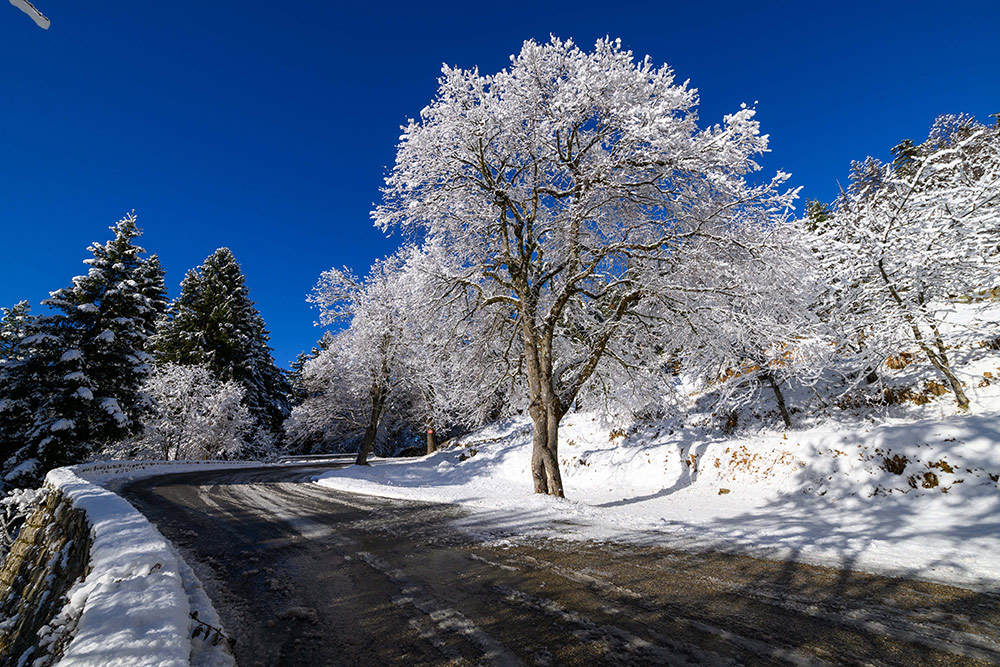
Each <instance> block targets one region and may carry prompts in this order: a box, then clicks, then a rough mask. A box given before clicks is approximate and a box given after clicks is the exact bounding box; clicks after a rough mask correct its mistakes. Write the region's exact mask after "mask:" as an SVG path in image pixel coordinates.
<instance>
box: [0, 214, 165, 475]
mask: <svg viewBox="0 0 1000 667" xmlns="http://www.w3.org/2000/svg"><path fill="white" fill-rule="evenodd" d="M111 230H112V231H113V232H114V234H115V236H114V239H112V240H111V241H109V242H108V243H106V244H100V243H94V244H93V245H91V246H90V247H89V248H88V250H89V251H90V252H91V253H93V257H92V258H89V259H87V260H85V263H86V264H88V265H89V266H90V269H89V271H88V272H87V275H83V276H77V277H76V278H74V279H73V284H72V285H71V286H69V287H66V288H63V289H60V290H57V291H55V292H52V294H51V298H49V299H47V300H45V301H43V304H44V305H48V306H50V307H51V308H52V309H53V311H55V312H53V313H52V314H49V315H44V316H40V317H38V318H37V319H35V320H33V321H32V323H31V326H30V327H28V331H27V332H26V333H27V334H28V335H26V336H25V337H24V338H22V340H21V341H20V343H19V345H18V348H17V354H18V356H19V357H20V359H19V360H18V361H17V362H16V363H14V364H10V368H9V369H8V371H7V372H6V379H5V380H4V381H3V382H2V383H0V384H2V385H3V386H2V389H3V391H4V392H5V395H4V398H5V400H7V401H11V400H13V401H14V403H15V405H14V406H13V407H14V409H15V411H16V414H17V415H19V416H18V418H16V419H12V420H10V422H9V423H6V422H7V420H5V427H4V429H3V430H4V432H5V437H10V436H13V437H15V438H17V439H18V440H19V443H20V445H21V446H20V447H19V449H18V450H17V451H16V452H15V453H14V454H13V456H11V457H10V458H9V459H8V460H6V461H5V463H4V475H5V479H4V481H5V482H7V483H12V484H20V485H24V484H32V483H35V482H37V481H38V480H39V479H40V476H41V475H42V474H44V473H45V472H46V471H48V470H50V469H51V468H53V467H57V466H60V465H66V464H69V463H75V462H78V461H80V460H82V459H83V458H85V457H86V455H87V454H88V453H89V452H90V451H91V450H92V449H93V448H94V447H95V446H96V445H100V444H103V443H109V442H114V441H116V440H119V439H121V438H124V437H127V436H129V435H131V434H133V433H135V432H136V431H138V429H139V428H140V426H141V422H140V418H141V415H142V413H143V411H144V410H145V409H146V408H147V407H148V399H147V397H146V396H145V395H144V394H143V393H142V391H141V390H140V387H141V385H142V382H143V380H144V378H145V376H146V374H147V373H148V372H149V363H148V362H149V361H150V360H151V357H150V356H149V355H148V354H147V353H146V346H147V343H148V339H149V336H150V335H151V333H152V332H153V323H154V322H155V321H156V319H157V318H158V317H159V316H160V314H161V313H162V310H163V297H162V295H163V294H164V287H163V271H162V268H160V266H159V262H158V261H156V260H155V259H154V258H145V257H143V253H145V250H144V249H143V248H141V247H140V246H138V245H136V244H135V239H136V238H137V237H139V236H140V235H141V234H142V232H141V231H140V229H139V228H138V227H137V225H136V217H135V214H134V213H130V214H128V215H126V216H125V217H124V218H123V219H122V220H120V221H119V222H118V223H117V224H116V225H115V226H113V227H111Z"/></svg>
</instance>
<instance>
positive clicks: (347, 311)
mask: <svg viewBox="0 0 1000 667" xmlns="http://www.w3.org/2000/svg"><path fill="white" fill-rule="evenodd" d="M400 265H401V260H400V257H399V256H398V255H397V256H393V257H390V258H387V259H385V260H381V261H378V262H376V263H375V264H374V265H373V266H372V268H371V271H370V272H369V274H368V276H366V277H365V278H364V279H363V280H362V279H358V278H356V277H355V276H354V275H353V274H352V273H351V271H350V270H348V269H346V268H345V269H343V270H341V269H330V270H329V271H325V272H324V273H323V275H322V276H321V277H320V281H319V283H318V284H317V286H316V289H315V290H314V291H313V294H312V295H311V297H310V300H311V301H313V302H314V303H316V304H318V305H319V306H320V308H321V311H322V314H321V319H320V321H321V322H322V323H323V324H326V325H330V324H335V323H338V322H343V321H347V322H349V323H350V326H349V327H348V329H347V330H346V331H345V332H343V333H342V334H341V335H339V336H338V337H337V345H336V346H335V347H331V348H330V349H328V350H327V351H326V354H327V357H328V358H327V359H324V360H323V362H322V363H320V362H319V360H318V359H317V363H316V366H317V368H316V370H318V369H319V368H323V367H324V366H329V364H330V361H331V360H332V358H336V359H337V365H338V367H339V368H338V373H339V374H340V375H341V377H342V379H341V381H340V382H341V386H339V387H335V388H334V390H335V391H339V392H341V393H342V394H344V398H347V399H348V401H349V403H348V404H353V405H355V406H357V408H356V409H360V411H361V412H362V413H363V414H364V417H363V418H362V419H359V420H357V421H358V422H359V423H363V424H364V435H363V437H362V440H361V446H360V448H359V450H358V457H357V461H356V463H357V464H359V465H367V461H368V456H369V454H371V452H372V449H373V448H374V446H375V440H376V437H377V435H378V432H379V426H380V425H381V423H382V418H383V416H384V415H385V411H386V407H387V406H388V405H389V403H390V401H392V400H394V399H396V398H397V395H398V393H399V392H400V391H401V390H402V389H403V388H404V387H405V386H406V377H405V373H404V371H403V355H404V349H405V341H404V335H403V330H404V327H405V323H404V322H405V318H406V311H405V300H404V299H403V298H402V294H401V287H402V285H403V284H402V281H401V280H400ZM331 350H332V351H331ZM322 356H323V355H320V357H322ZM313 372H314V373H315V370H314V371H313Z"/></svg>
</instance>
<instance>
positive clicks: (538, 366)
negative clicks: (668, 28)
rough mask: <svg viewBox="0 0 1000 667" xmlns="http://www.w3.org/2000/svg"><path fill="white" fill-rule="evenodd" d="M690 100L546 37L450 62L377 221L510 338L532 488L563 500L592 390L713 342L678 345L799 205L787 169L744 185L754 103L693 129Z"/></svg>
mask: <svg viewBox="0 0 1000 667" xmlns="http://www.w3.org/2000/svg"><path fill="white" fill-rule="evenodd" d="M696 103H697V94H696V91H695V90H693V89H691V88H688V86H687V84H677V83H676V82H675V80H674V75H673V72H672V71H671V70H670V69H669V68H668V67H665V66H664V67H659V68H658V67H655V66H654V65H653V64H652V63H651V61H650V60H649V58H646V59H644V60H642V61H639V62H636V61H635V59H634V58H633V55H632V53H631V52H628V51H624V50H622V49H621V47H620V42H619V41H613V40H601V41H599V42H598V43H597V44H596V46H595V48H594V50H593V51H591V52H585V51H583V50H581V49H579V48H578V47H576V46H575V45H574V44H573V43H572V42H569V41H561V40H559V39H557V38H552V40H551V42H549V43H547V44H537V43H535V42H533V41H528V42H526V43H525V44H524V46H523V48H522V49H521V51H520V53H519V54H518V55H516V56H513V57H512V58H511V63H510V66H509V67H508V68H507V69H506V70H504V71H502V72H500V73H498V74H495V75H492V76H483V75H481V74H480V73H479V72H478V70H462V69H458V68H452V67H447V66H446V67H445V68H444V69H443V75H442V77H441V78H440V79H439V86H438V92H437V95H436V97H435V98H434V99H433V101H432V102H431V104H430V105H429V106H427V107H426V108H425V109H424V110H423V111H422V112H421V114H420V118H419V119H418V120H411V121H410V122H409V123H408V125H407V126H406V127H405V128H404V130H403V135H402V138H401V142H400V144H399V146H398V148H397V154H396V162H395V166H394V167H393V170H392V172H391V174H390V175H389V176H388V178H387V179H386V185H385V187H384V189H383V203H382V204H381V205H380V206H378V207H377V208H376V210H375V211H374V212H373V217H374V219H375V222H376V224H377V225H378V226H379V227H381V228H382V229H390V228H400V229H404V230H419V231H420V232H422V233H423V235H424V236H425V237H426V238H427V239H428V240H429V242H430V243H433V244H437V245H440V246H441V247H443V248H446V249H447V251H448V252H449V253H450V255H451V256H452V257H453V258H455V261H456V262H457V263H458V264H459V265H460V266H461V267H462V270H461V271H460V272H459V273H458V274H457V275H456V276H455V281H456V283H460V284H463V285H465V286H466V287H467V288H469V289H472V290H474V291H476V292H477V294H478V296H479V310H480V312H487V311H493V312H496V311H500V312H501V314H502V316H501V317H496V319H495V321H496V322H498V323H502V324H503V326H505V327H509V326H513V327H516V332H517V336H518V338H519V339H520V350H521V355H520V363H521V367H522V369H523V372H524V376H525V378H526V385H527V395H528V400H529V412H530V415H531V418H532V421H533V423H534V436H533V439H534V444H533V450H532V462H531V471H532V477H533V480H534V487H535V490H536V492H539V493H549V494H555V495H560V496H561V495H563V485H562V479H561V475H560V471H559V464H558V460H559V459H558V428H559V423H560V420H561V419H562V417H563V416H564V415H565V414H566V413H567V411H569V410H570V409H571V407H572V406H573V405H574V403H575V402H576V401H577V400H578V398H580V396H581V391H582V390H585V389H586V388H587V387H588V383H589V386H590V388H591V389H592V390H594V391H597V390H598V389H606V390H607V392H608V393H610V394H620V393H623V392H630V391H632V387H634V386H637V385H632V384H630V380H631V379H634V378H638V379H644V378H648V377H652V376H654V375H655V374H656V373H658V372H659V371H660V370H661V369H662V366H663V365H664V354H665V353H666V351H669V350H671V349H675V348H677V347H682V345H681V344H680V343H679V341H672V340H669V339H673V338H685V341H686V343H687V344H685V345H683V347H685V348H687V349H693V348H694V347H696V346H695V345H691V344H690V343H691V340H690V339H691V336H692V335H696V334H697V335H706V336H707V335H711V332H710V331H708V330H697V329H695V330H694V333H692V334H688V333H683V332H685V331H691V327H692V323H693V319H692V318H693V317H694V315H696V314H697V313H698V312H699V310H700V309H702V308H703V307H705V305H706V304H707V302H708V301H709V300H718V299H721V298H723V297H724V296H725V294H727V293H735V292H738V291H740V290H743V289H748V288H759V287H760V286H759V285H751V284H749V283H748V281H746V280H745V279H744V278H742V277H741V276H740V275H738V274H737V273H736V272H735V271H734V270H733V269H732V268H731V267H734V266H737V265H740V264H743V265H746V266H750V265H752V264H753V263H754V262H755V261H756V259H755V254H754V248H755V247H756V245H757V244H758V242H759V241H761V240H762V239H765V238H766V233H765V232H766V229H767V228H768V227H769V226H771V225H775V224H780V222H781V219H782V215H783V212H784V211H785V210H786V208H787V207H788V206H789V205H790V203H791V201H792V199H793V198H794V196H795V195H794V193H792V192H782V191H781V187H782V184H783V182H784V181H785V180H786V179H787V175H785V174H781V173H779V174H778V175H776V176H775V177H774V178H773V179H772V180H770V181H769V182H765V183H763V184H761V185H751V184H749V183H748V182H747V181H746V180H745V178H744V176H745V175H746V174H748V173H750V172H754V171H757V170H758V169H759V167H758V165H757V164H756V163H755V162H754V158H755V156H756V155H758V154H760V153H761V152H763V151H765V150H766V148H767V137H766V136H762V135H761V134H760V133H759V128H758V123H757V122H756V121H755V120H754V113H755V112H754V110H753V109H750V108H742V109H740V110H738V111H737V112H736V113H734V114H732V115H728V116H726V117H725V118H724V119H723V122H722V124H720V125H715V126H711V127H708V128H706V129H699V128H698V127H697V124H696V121H697V114H696V111H695V106H696ZM494 336H495V337H496V338H497V339H504V337H505V336H506V334H505V333H503V332H499V331H498V332H495V333H494ZM657 339H659V340H660V341H661V343H660V344H659V345H657V344H651V343H652V342H653V341H655V340H657ZM612 366H614V367H616V369H617V370H612V369H611V367H612ZM602 373H603V374H604V378H605V379H604V381H602V382H591V380H592V379H594V378H595V375H600V374H602Z"/></svg>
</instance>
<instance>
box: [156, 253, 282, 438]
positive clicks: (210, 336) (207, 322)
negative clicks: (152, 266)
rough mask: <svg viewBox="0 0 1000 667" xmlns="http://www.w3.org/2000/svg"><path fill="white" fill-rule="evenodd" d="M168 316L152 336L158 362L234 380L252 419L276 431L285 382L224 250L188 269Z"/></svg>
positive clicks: (243, 283) (241, 279) (236, 269)
mask: <svg viewBox="0 0 1000 667" xmlns="http://www.w3.org/2000/svg"><path fill="white" fill-rule="evenodd" d="M168 316H169V317H168V318H167V319H165V320H163V322H162V323H161V326H160V328H159V331H158V333H157V335H156V343H155V355H156V359H157V361H160V362H169V363H174V364H185V365H187V364H200V365H204V366H205V367H207V368H209V369H210V370H211V371H212V373H213V374H214V375H215V377H216V378H217V379H218V380H219V381H221V382H226V381H228V380H235V381H236V382H238V383H239V384H240V385H242V387H243V388H244V390H245V392H246V393H245V398H244V401H245V403H246V406H247V407H248V408H249V409H250V412H251V413H253V415H254V417H255V418H256V419H257V420H258V421H259V422H260V423H261V425H262V426H264V427H266V428H267V429H268V430H269V431H271V432H273V433H275V434H278V433H280V429H281V424H282V422H283V421H284V419H285V417H286V416H287V415H288V412H289V409H288V393H289V388H288V382H287V380H286V379H285V377H284V374H283V373H282V372H281V370H280V369H279V368H278V367H277V366H275V364H274V359H273V358H272V357H271V348H270V346H269V345H268V340H269V339H270V336H269V334H268V331H267V328H266V326H265V324H264V319H263V318H262V317H261V315H260V312H258V310H257V308H256V305H255V304H254V302H253V301H251V300H250V292H249V290H248V289H247V286H246V278H245V277H244V276H243V271H242V269H241V268H240V265H239V264H238V263H237V262H236V258H235V257H234V256H233V253H232V251H230V250H229V248H219V249H218V250H216V251H215V252H214V253H212V254H211V255H210V256H209V257H208V258H207V259H206V260H205V262H204V264H202V265H201V266H200V267H198V268H197V269H192V270H191V271H188V274H187V275H186V276H185V277H184V281H183V282H182V283H181V293H180V295H179V296H178V297H177V298H176V299H175V300H174V301H173V302H172V303H171V304H170V307H169V308H168Z"/></svg>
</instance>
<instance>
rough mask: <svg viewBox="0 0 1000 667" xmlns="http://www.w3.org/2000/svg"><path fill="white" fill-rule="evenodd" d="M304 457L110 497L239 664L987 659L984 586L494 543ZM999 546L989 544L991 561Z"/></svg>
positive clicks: (991, 615)
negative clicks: (171, 563) (197, 595)
mask: <svg viewBox="0 0 1000 667" xmlns="http://www.w3.org/2000/svg"><path fill="white" fill-rule="evenodd" d="M322 469H323V468H322V467H320V466H316V465H312V466H298V467H284V468H252V469H239V470H228V471H213V472H197V473H185V474H176V475H166V476H162V477H155V478H151V479H147V480H144V481H141V482H137V483H135V484H133V485H131V486H130V487H127V488H126V489H125V491H124V492H123V493H124V495H125V496H126V497H127V498H129V500H130V501H132V503H133V504H134V505H136V507H137V508H138V509H139V510H140V511H142V512H143V513H144V514H146V516H148V517H149V518H150V519H151V520H153V521H154V522H155V523H156V524H157V526H158V527H159V528H160V530H161V532H163V534H164V535H166V536H167V537H168V538H169V539H171V540H172V541H173V542H174V543H175V544H176V545H177V546H178V547H179V548H180V550H181V552H182V554H183V555H184V557H185V558H186V559H187V561H188V562H189V563H190V564H191V566H192V567H193V568H194V569H195V571H196V573H197V574H198V576H199V577H200V578H201V580H202V582H203V583H204V584H205V588H206V590H207V591H208V593H209V595H210V596H211V598H212V601H213V603H214V604H215V607H216V609H217V610H218V612H219V615H220V616H221V617H222V621H223V624H224V626H225V628H226V631H227V632H228V633H229V634H230V635H233V636H234V637H235V638H236V640H237V644H236V649H235V655H236V660H237V662H238V664H239V665H241V666H242V667H252V666H254V665H306V666H310V667H312V666H319V665H358V666H365V667H367V666H372V667H378V666H381V665H456V666H458V665H540V666H544V665H739V664H743V665H758V664H763V665H770V664H774V665H785V664H794V665H813V664H816V665H821V664H831V663H832V664H864V665H907V666H909V665H958V664H962V665H965V664H1000V594H997V593H983V592H979V593H977V592H972V591H968V590H963V589H958V588H951V587H947V586H941V585H936V584H929V583H921V582H914V581H908V580H902V579H889V578H883V577H877V576H873V575H868V574H863V573H858V572H852V571H845V570H830V569H824V568H817V567H811V566H807V565H801V564H797V563H792V562H773V561H765V560H759V559H753V558H747V557H743V556H735V555H732V554H720V553H687V552H679V551H671V550H668V549H661V548H647V547H634V546H622V545H609V544H594V543H579V542H566V541H559V540H537V539H526V538H511V539H510V540H509V541H503V540H501V541H497V540H492V541H491V542H489V543H482V542H478V541H476V540H474V539H472V538H470V537H468V536H466V535H463V534H462V533H460V532H457V531H456V530H454V529H453V528H451V527H450V519H452V518H454V517H457V516H460V514H461V510H460V509H458V508H456V507H453V506H449V505H434V504H421V503H413V502H403V501H398V500H390V499H385V498H377V497H371V496H360V495H354V494H347V493H339V492H336V491H332V490H330V489H326V488H322V487H319V486H318V485H314V484H308V483H306V482H308V481H309V480H310V479H311V478H312V477H313V476H314V475H316V474H317V473H318V472H319V471H321V470H322ZM998 558H1000V554H998Z"/></svg>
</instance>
